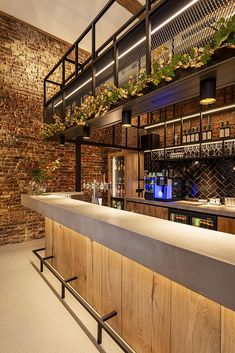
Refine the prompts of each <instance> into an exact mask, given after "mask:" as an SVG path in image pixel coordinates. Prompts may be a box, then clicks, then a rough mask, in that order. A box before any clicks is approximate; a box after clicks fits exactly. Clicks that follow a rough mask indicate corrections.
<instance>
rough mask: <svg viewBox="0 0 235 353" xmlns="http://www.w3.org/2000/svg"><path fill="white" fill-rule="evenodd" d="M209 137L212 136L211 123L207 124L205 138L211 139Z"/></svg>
mask: <svg viewBox="0 0 235 353" xmlns="http://www.w3.org/2000/svg"><path fill="white" fill-rule="evenodd" d="M211 138H212V130H211V125H209V127H208V130H207V140H211Z"/></svg>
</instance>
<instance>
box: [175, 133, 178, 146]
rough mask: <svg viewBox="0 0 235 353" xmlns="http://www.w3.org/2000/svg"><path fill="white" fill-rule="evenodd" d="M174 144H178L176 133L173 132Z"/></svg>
mask: <svg viewBox="0 0 235 353" xmlns="http://www.w3.org/2000/svg"><path fill="white" fill-rule="evenodd" d="M174 145H175V146H177V145H178V135H177V134H175V136H174Z"/></svg>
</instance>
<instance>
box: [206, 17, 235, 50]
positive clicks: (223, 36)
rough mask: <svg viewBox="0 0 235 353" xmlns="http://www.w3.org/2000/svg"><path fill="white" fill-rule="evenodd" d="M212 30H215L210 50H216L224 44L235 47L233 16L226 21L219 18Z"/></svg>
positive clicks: (234, 20)
mask: <svg viewBox="0 0 235 353" xmlns="http://www.w3.org/2000/svg"><path fill="white" fill-rule="evenodd" d="M212 28H213V29H214V30H215V34H214V39H213V41H212V43H211V48H212V49H214V50H216V49H218V48H219V47H221V46H223V45H224V44H226V45H227V46H231V47H232V48H234V47H235V15H233V16H231V17H230V18H228V19H225V18H223V17H222V18H220V19H219V20H218V21H217V22H216V24H215V26H213V27H212Z"/></svg>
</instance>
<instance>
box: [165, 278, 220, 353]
mask: <svg viewBox="0 0 235 353" xmlns="http://www.w3.org/2000/svg"><path fill="white" fill-rule="evenodd" d="M179 352H180V353H199V352H202V353H220V305H219V304H217V303H215V302H213V301H211V300H209V299H207V298H205V297H203V296H201V295H199V294H197V293H195V292H193V291H190V290H189V289H187V288H185V287H183V286H181V285H179V284H177V283H174V282H172V304H171V353H179Z"/></svg>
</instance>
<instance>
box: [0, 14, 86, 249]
mask: <svg viewBox="0 0 235 353" xmlns="http://www.w3.org/2000/svg"><path fill="white" fill-rule="evenodd" d="M0 42H1V49H0V50H1V54H0V56H1V60H2V62H1V70H0V71H1V79H0V82H1V86H0V108H1V118H0V119H1V121H0V245H3V244H8V243H15V242H21V241H24V240H28V239H33V238H37V237H41V236H43V228H44V225H43V218H42V217H41V216H39V215H37V214H36V213H34V212H31V211H29V210H27V209H25V208H23V207H22V206H21V204H20V195H21V193H22V192H26V190H27V185H28V182H29V177H28V175H27V173H26V171H25V169H24V167H23V161H24V160H25V159H26V158H28V157H30V158H45V157H48V158H52V159H56V158H59V159H60V161H61V165H60V168H59V170H58V171H57V172H56V173H55V175H54V176H53V178H52V180H50V182H49V183H48V190H53V191H59V190H63V191H73V190H74V188H75V148H74V146H73V145H66V146H65V147H60V146H59V144H58V143H57V142H46V141H43V140H42V138H41V137H40V135H41V131H42V122H43V78H44V76H45V75H46V74H47V72H48V71H49V70H50V69H51V68H52V67H53V66H54V65H55V63H56V62H57V61H58V60H59V58H60V57H61V55H62V53H63V52H65V51H66V50H67V49H68V45H66V44H65V43H64V42H62V41H59V40H57V39H55V38H53V37H51V36H49V35H47V34H45V33H42V32H40V31H37V30H35V29H34V28H32V27H31V26H29V25H27V24H24V23H22V22H20V21H18V20H15V19H13V18H11V17H8V16H7V15H5V14H2V13H1V14H0ZM81 55H83V57H84V58H85V57H86V55H87V54H86V52H84V53H82V52H80V56H81Z"/></svg>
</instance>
